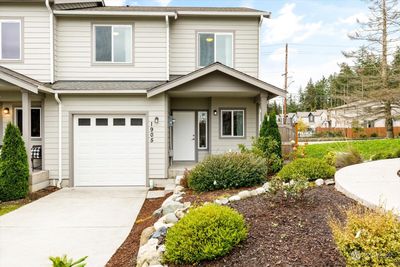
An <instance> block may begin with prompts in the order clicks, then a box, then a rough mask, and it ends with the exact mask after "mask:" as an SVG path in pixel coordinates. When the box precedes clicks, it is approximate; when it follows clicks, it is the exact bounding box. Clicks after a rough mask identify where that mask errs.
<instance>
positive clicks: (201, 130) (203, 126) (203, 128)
mask: <svg viewBox="0 0 400 267" xmlns="http://www.w3.org/2000/svg"><path fill="white" fill-rule="evenodd" d="M207 131H208V113H207V111H199V112H197V147H198V149H207Z"/></svg>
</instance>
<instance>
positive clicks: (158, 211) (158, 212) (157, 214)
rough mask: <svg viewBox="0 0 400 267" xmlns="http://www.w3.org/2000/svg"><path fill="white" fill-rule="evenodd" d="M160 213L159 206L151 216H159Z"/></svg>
mask: <svg viewBox="0 0 400 267" xmlns="http://www.w3.org/2000/svg"><path fill="white" fill-rule="evenodd" d="M161 214H162V208H159V209H157V210H155V211H154V212H153V216H160V215H161Z"/></svg>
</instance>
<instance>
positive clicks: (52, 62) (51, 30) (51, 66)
mask: <svg viewBox="0 0 400 267" xmlns="http://www.w3.org/2000/svg"><path fill="white" fill-rule="evenodd" d="M46 7H47V10H48V11H49V21H50V83H54V36H53V35H54V15H53V10H52V9H51V7H50V1H49V0H46Z"/></svg>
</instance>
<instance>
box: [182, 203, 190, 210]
mask: <svg viewBox="0 0 400 267" xmlns="http://www.w3.org/2000/svg"><path fill="white" fill-rule="evenodd" d="M183 206H184V207H185V209H188V208H190V206H191V203H190V202H185V203H183Z"/></svg>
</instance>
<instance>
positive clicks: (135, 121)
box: [131, 118, 143, 126]
mask: <svg viewBox="0 0 400 267" xmlns="http://www.w3.org/2000/svg"><path fill="white" fill-rule="evenodd" d="M142 125H143V119H140V118H132V119H131V126H142Z"/></svg>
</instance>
